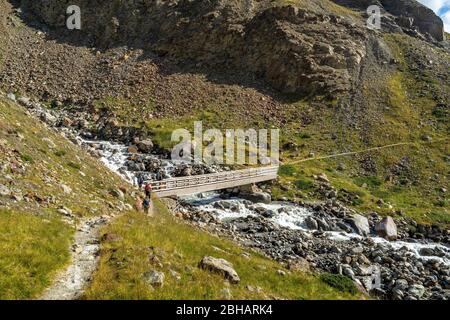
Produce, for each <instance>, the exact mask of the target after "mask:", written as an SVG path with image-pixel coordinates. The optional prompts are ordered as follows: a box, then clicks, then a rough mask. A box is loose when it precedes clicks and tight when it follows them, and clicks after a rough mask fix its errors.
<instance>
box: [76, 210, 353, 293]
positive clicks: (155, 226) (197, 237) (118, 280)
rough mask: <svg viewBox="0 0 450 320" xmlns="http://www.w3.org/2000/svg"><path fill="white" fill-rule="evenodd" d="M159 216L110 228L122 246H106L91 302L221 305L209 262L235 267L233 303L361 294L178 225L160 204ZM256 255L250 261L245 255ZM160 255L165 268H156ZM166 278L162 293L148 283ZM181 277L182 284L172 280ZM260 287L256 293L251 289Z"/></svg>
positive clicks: (134, 217)
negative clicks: (155, 275) (156, 275)
mask: <svg viewBox="0 0 450 320" xmlns="http://www.w3.org/2000/svg"><path fill="white" fill-rule="evenodd" d="M155 206H156V216H155V217H154V218H149V217H147V216H144V215H143V214H141V213H129V214H127V215H125V216H122V217H120V218H119V219H117V220H116V221H115V222H114V223H113V224H111V225H110V226H107V227H106V228H105V229H104V230H103V233H108V234H115V235H117V236H118V239H119V240H117V241H109V242H107V241H104V242H103V243H102V248H101V261H100V266H99V269H98V271H97V273H96V274H95V275H94V278H93V282H92V284H91V286H90V287H89V289H88V290H87V292H86V295H85V297H84V298H85V299H189V300H191V299H192V300H196V299H221V298H223V295H222V293H221V291H222V289H223V288H225V287H227V286H228V285H227V284H226V283H225V281H224V279H223V278H222V277H221V276H219V275H215V274H213V273H210V272H208V271H204V270H201V269H199V268H198V267H197V265H198V263H199V261H200V260H201V259H202V257H203V256H206V255H210V256H213V257H217V258H224V259H226V260H228V261H229V262H231V263H232V264H233V266H234V268H235V269H236V271H237V273H238V274H239V276H240V278H241V282H240V283H239V284H237V285H230V286H229V288H230V290H231V293H232V297H233V299H272V298H285V299H352V298H362V295H358V294H355V293H352V294H350V293H348V292H341V291H339V290H338V289H335V288H333V287H331V286H329V285H327V284H326V283H325V282H323V281H322V280H320V279H319V278H318V277H316V276H314V275H311V274H305V273H300V272H291V271H287V270H286V271H287V272H288V274H287V275H286V276H280V275H279V274H278V273H277V270H279V269H283V266H281V265H280V264H278V263H277V262H274V261H272V260H269V259H267V258H264V257H263V256H261V255H259V254H257V253H254V252H252V251H249V250H246V249H244V248H242V247H240V246H237V245H235V244H233V243H232V242H230V241H228V240H223V239H219V238H217V237H215V236H212V235H209V234H207V233H205V232H202V231H199V230H197V229H195V228H193V227H191V226H188V225H186V224H185V223H183V222H181V221H178V220H176V219H175V218H174V217H173V216H172V215H171V214H170V213H168V212H167V209H165V207H164V205H163V204H162V203H160V202H159V201H156V203H155ZM244 252H247V253H250V258H246V257H244V256H243V253H244ZM153 254H155V255H156V256H157V257H158V259H159V261H160V262H161V264H162V266H157V265H155V264H153V265H152V262H151V259H150V257H151V256H152V255H153ZM152 269H155V270H158V271H162V272H164V273H165V284H164V286H163V287H162V288H156V289H152V288H151V287H150V286H149V285H148V284H147V283H145V281H144V279H143V278H142V275H143V273H145V272H146V271H149V270H152ZM169 270H174V271H176V272H177V273H178V274H179V275H180V276H181V279H180V280H176V279H175V278H174V277H172V276H171V274H170V271H169ZM247 285H250V286H253V287H260V288H261V289H262V292H259V293H258V292H250V291H249V290H247V288H246V286H247Z"/></svg>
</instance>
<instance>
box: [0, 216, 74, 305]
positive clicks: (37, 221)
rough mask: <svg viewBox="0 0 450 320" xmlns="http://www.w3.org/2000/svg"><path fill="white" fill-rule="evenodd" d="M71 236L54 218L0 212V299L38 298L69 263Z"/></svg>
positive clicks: (71, 232) (62, 224)
mask: <svg viewBox="0 0 450 320" xmlns="http://www.w3.org/2000/svg"><path fill="white" fill-rule="evenodd" d="M72 234H73V229H72V228H70V227H69V226H68V225H66V224H65V223H63V222H61V220H60V219H58V218H56V217H54V216H52V215H49V216H34V215H31V214H29V213H26V212H18V211H9V210H3V209H2V210H0V299H29V298H33V297H36V295H37V294H39V293H40V292H41V291H42V290H43V289H44V288H45V287H46V286H48V285H49V284H50V283H51V279H52V277H53V276H54V274H55V272H56V270H58V269H60V268H62V267H63V266H64V265H65V264H66V263H67V262H68V261H69V257H70V255H69V251H68V250H67V249H68V247H69V245H70V242H71V236H72Z"/></svg>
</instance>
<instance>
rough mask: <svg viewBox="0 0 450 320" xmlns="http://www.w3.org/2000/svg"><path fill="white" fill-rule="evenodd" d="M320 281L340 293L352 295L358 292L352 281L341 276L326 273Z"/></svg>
mask: <svg viewBox="0 0 450 320" xmlns="http://www.w3.org/2000/svg"><path fill="white" fill-rule="evenodd" d="M320 279H321V280H322V281H323V282H325V283H328V284H329V285H330V286H332V287H333V288H336V289H338V290H339V291H340V292H348V293H351V294H356V293H357V292H358V290H357V289H356V286H355V283H354V282H353V281H352V279H350V278H349V277H346V276H343V275H341V274H331V273H324V274H322V275H321V276H320Z"/></svg>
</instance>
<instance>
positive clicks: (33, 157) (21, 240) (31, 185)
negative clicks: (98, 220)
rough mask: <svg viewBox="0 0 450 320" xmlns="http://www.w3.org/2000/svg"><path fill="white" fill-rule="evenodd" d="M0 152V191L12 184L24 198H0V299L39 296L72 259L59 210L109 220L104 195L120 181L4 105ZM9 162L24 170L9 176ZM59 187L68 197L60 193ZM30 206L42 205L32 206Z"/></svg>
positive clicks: (113, 202) (0, 102) (109, 201)
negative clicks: (0, 203) (103, 217)
mask: <svg viewBox="0 0 450 320" xmlns="http://www.w3.org/2000/svg"><path fill="white" fill-rule="evenodd" d="M18 133H20V135H19V134H18ZM47 139H49V140H51V142H52V143H50V146H49V143H48V142H47ZM53 144H54V146H53ZM0 150H1V152H0V168H2V169H1V170H2V171H1V174H0V184H4V185H8V186H9V185H10V182H9V180H8V179H11V178H12V181H13V184H12V185H11V186H10V188H11V189H12V190H13V191H14V193H15V194H19V195H20V196H22V197H27V198H28V199H29V200H28V201H26V200H19V201H14V200H13V199H11V198H10V197H8V196H1V197H0V202H2V206H4V208H8V209H1V210H0V299H32V298H36V297H39V294H40V293H42V291H43V290H44V288H45V287H47V286H48V285H49V284H50V283H51V281H52V279H53V277H54V276H55V274H56V273H57V272H58V271H59V270H61V268H63V267H64V266H65V265H66V264H67V263H68V259H69V257H70V254H69V252H70V251H69V249H70V245H71V242H72V235H73V232H74V230H73V227H71V226H70V225H69V224H67V223H66V222H63V221H62V219H61V216H60V215H59V214H58V213H57V209H58V208H59V207H60V206H65V207H67V208H69V209H71V210H72V212H73V213H74V214H75V215H76V216H77V217H83V216H93V215H103V214H108V213H111V211H112V210H114V209H112V208H111V207H117V205H118V203H117V201H118V200H117V199H115V198H114V197H113V196H111V195H109V194H108V192H107V190H108V188H112V187H115V188H117V187H118V186H120V185H122V184H123V181H122V180H121V179H120V178H119V177H118V176H116V175H115V174H113V173H111V172H110V171H108V170H107V169H106V168H105V167H104V166H103V165H102V164H101V163H100V162H99V161H97V160H96V159H93V158H92V157H90V156H89V155H88V154H87V153H86V152H85V151H83V150H82V149H81V148H79V147H78V146H75V145H73V144H72V143H70V142H68V141H67V140H66V139H65V138H63V137H61V136H60V135H58V134H57V133H55V132H54V131H52V130H49V129H47V128H46V127H45V126H44V125H43V124H42V123H40V122H39V121H37V120H36V119H34V118H31V117H29V116H28V115H27V114H26V113H25V110H24V109H23V108H21V107H19V106H17V105H16V104H13V103H11V102H9V101H7V100H5V99H2V98H0ZM14 163H21V164H23V169H21V170H20V171H19V172H16V171H15V170H12V168H13V167H15V165H14ZM20 167H22V166H20ZM82 173H83V174H82ZM7 176H9V177H10V178H7ZM62 184H64V185H66V186H69V187H70V188H71V189H72V193H71V194H65V193H64V192H63V190H62V187H61V185H62ZM36 199H39V201H43V202H41V204H40V205H38V203H37V202H36ZM47 200H48V201H47ZM47 202H48V203H47Z"/></svg>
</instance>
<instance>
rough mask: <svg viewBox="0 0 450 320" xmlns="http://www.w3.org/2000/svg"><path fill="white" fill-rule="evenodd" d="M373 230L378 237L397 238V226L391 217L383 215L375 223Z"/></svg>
mask: <svg viewBox="0 0 450 320" xmlns="http://www.w3.org/2000/svg"><path fill="white" fill-rule="evenodd" d="M375 231H376V232H377V234H378V235H379V236H380V237H383V238H385V239H387V240H395V239H397V236H398V235H397V226H396V224H395V222H394V219H392V217H385V218H383V219H382V220H381V221H380V222H379V223H377V224H376V225H375Z"/></svg>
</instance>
